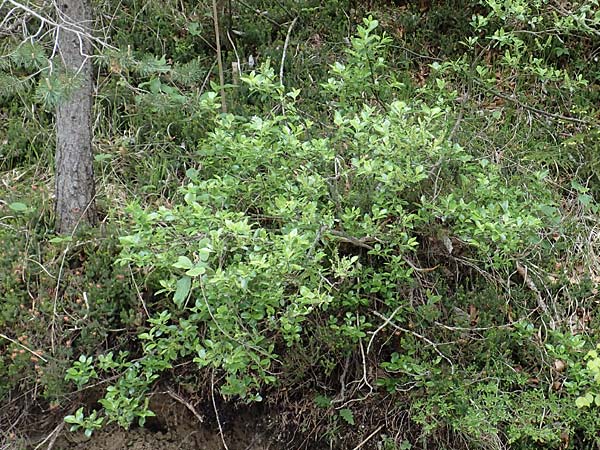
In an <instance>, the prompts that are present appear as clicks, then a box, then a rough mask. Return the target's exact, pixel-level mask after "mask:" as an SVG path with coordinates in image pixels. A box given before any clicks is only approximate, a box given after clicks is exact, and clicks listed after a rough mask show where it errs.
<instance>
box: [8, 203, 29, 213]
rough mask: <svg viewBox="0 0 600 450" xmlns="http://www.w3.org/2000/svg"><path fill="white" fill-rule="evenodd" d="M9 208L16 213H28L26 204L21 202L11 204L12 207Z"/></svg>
mask: <svg viewBox="0 0 600 450" xmlns="http://www.w3.org/2000/svg"><path fill="white" fill-rule="evenodd" d="M8 207H9V208H10V209H12V210H13V211H16V212H23V211H27V205H26V204H25V203H21V202H14V203H11V204H10V205H8Z"/></svg>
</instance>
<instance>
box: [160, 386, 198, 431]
mask: <svg viewBox="0 0 600 450" xmlns="http://www.w3.org/2000/svg"><path fill="white" fill-rule="evenodd" d="M167 394H168V395H169V396H170V397H171V398H172V399H174V400H177V401H178V402H179V403H181V404H182V405H183V406H185V407H186V408H187V409H188V410H189V411H190V412H191V413H192V414H193V415H194V416H195V417H196V419H198V421H199V422H201V423H202V422H204V417H202V416H201V415H200V413H198V411H196V408H194V407H193V406H192V404H191V403H190V402H188V401H186V400H185V399H184V398H183V397H181V396H180V395H178V394H176V393H175V392H173V391H172V390H171V389H167Z"/></svg>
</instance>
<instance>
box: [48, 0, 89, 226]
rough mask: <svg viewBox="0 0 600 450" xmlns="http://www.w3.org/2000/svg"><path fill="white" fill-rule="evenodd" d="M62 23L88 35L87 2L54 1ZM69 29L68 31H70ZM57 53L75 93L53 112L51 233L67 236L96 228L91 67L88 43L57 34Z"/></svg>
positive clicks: (68, 34) (61, 32) (71, 35)
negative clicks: (82, 227)
mask: <svg viewBox="0 0 600 450" xmlns="http://www.w3.org/2000/svg"><path fill="white" fill-rule="evenodd" d="M57 3H58V7H59V10H60V11H61V12H62V14H64V16H65V19H66V20H67V21H69V22H72V23H73V24H77V26H79V27H81V28H82V29H84V30H85V31H86V32H88V33H89V32H90V23H91V19H92V14H91V6H90V4H89V0H59V1H58V2H57ZM70 28H72V27H70ZM58 48H59V52H60V55H61V58H62V61H63V63H64V66H65V70H66V71H67V72H68V74H69V77H71V76H72V75H74V74H77V75H76V79H75V80H72V81H70V82H73V83H75V84H74V86H75V88H74V89H73V90H71V91H70V94H69V95H68V97H67V98H66V99H64V100H63V101H61V102H60V104H59V105H58V106H57V108H56V174H55V176H56V229H57V232H58V233H63V234H67V233H72V232H73V231H74V230H75V229H76V228H77V227H79V226H80V225H91V226H94V225H96V223H97V217H96V207H95V202H94V197H95V186H94V171H93V154H92V89H93V79H92V62H91V59H90V56H91V54H92V51H93V48H92V43H91V42H90V40H89V39H86V38H85V37H84V36H81V35H77V34H76V33H73V32H71V31H66V30H64V29H60V30H59V37H58Z"/></svg>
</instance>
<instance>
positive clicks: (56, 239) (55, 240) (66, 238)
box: [49, 236, 73, 244]
mask: <svg viewBox="0 0 600 450" xmlns="http://www.w3.org/2000/svg"><path fill="white" fill-rule="evenodd" d="M72 240H73V237H72V236H56V237H53V238H52V239H50V240H49V242H51V243H53V244H61V243H63V242H71V241H72Z"/></svg>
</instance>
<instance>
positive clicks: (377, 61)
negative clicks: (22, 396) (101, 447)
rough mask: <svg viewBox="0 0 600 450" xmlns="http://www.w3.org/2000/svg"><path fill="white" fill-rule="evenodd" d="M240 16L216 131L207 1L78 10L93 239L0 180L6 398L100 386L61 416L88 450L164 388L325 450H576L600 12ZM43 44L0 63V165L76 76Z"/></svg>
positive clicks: (228, 39) (525, 7)
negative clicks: (98, 215)
mask: <svg viewBox="0 0 600 450" xmlns="http://www.w3.org/2000/svg"><path fill="white" fill-rule="evenodd" d="M250 3H251V5H250V6H251V7H248V6H246V5H244V4H242V3H240V2H231V5H229V6H227V8H225V10H224V16H223V18H222V19H223V23H222V25H223V30H224V31H223V33H224V36H222V43H223V44H224V52H223V57H224V60H225V68H226V74H225V75H226V79H227V80H228V81H234V77H233V74H232V73H231V72H229V71H228V68H229V67H231V64H230V63H231V62H234V61H235V62H236V63H237V62H238V59H239V62H240V63H241V68H240V69H241V70H240V77H239V82H240V83H239V86H233V85H229V84H228V85H227V87H226V93H227V98H228V111H230V113H229V114H221V113H220V98H219V97H218V94H217V93H216V92H211V91H208V90H207V86H212V89H213V90H215V91H216V89H215V87H214V84H213V82H214V80H215V79H216V72H215V65H214V64H213V62H214V50H213V49H212V47H211V46H212V41H213V38H214V36H212V33H213V28H212V18H211V17H210V15H209V14H206V11H208V9H207V7H208V5H205V4H203V3H202V2H200V3H198V2H189V1H187V0H184V1H183V2H180V1H174V0H169V1H167V2H158V1H154V0H152V1H148V2H146V1H144V2H141V1H138V0H127V1H124V2H121V3H120V5H119V8H120V9H119V11H118V13H117V12H115V11H113V10H112V9H111V8H113V7H114V5H112V4H111V3H110V2H101V5H99V7H100V6H101V7H102V8H103V11H104V12H105V13H106V11H108V14H109V15H110V16H111V17H112V21H111V28H110V29H111V33H112V35H111V37H110V42H111V43H113V44H116V45H117V46H119V47H120V48H121V50H117V51H106V52H103V53H102V54H101V55H98V58H97V61H98V66H97V67H98V68H99V73H98V77H97V80H98V96H97V98H96V112H95V115H94V116H95V117H97V118H98V120H97V121H96V122H95V133H96V138H95V146H96V147H97V149H98V154H97V155H96V158H95V160H96V167H95V168H96V170H97V173H99V174H100V181H99V201H100V204H101V205H106V208H105V211H106V212H107V220H106V224H110V225H109V226H108V229H107V230H102V232H100V233H99V234H98V235H89V236H86V237H81V238H73V239H69V238H67V239H65V238H60V237H53V234H52V233H51V228H52V226H51V225H50V224H51V223H52V213H51V212H50V208H48V206H44V205H48V204H50V203H49V200H50V197H49V194H48V193H47V189H46V188H43V189H42V190H41V191H40V190H38V188H39V186H35V189H34V187H32V188H31V190H28V189H23V184H24V182H23V181H21V182H18V180H27V182H29V178H28V175H27V176H24V175H23V173H21V172H19V171H16V172H14V174H11V175H8V174H2V175H3V177H4V178H3V179H2V182H3V185H6V186H7V187H8V188H9V189H8V190H7V195H6V196H5V197H3V198H2V199H1V200H0V208H1V211H2V213H3V214H2V215H1V216H2V218H1V219H0V225H1V227H0V238H2V239H1V242H2V243H0V269H1V270H0V290H1V291H2V292H3V293H4V298H3V304H2V307H1V308H0V329H2V330H9V332H7V333H6V334H7V337H9V338H11V339H12V341H11V340H6V339H3V338H0V339H3V340H1V341H0V350H1V351H0V379H1V380H2V382H0V396H5V395H7V394H8V393H9V392H11V393H12V392H19V393H26V392H38V391H39V392H42V391H43V395H44V398H45V399H46V400H47V401H48V402H51V406H54V405H56V403H55V402H57V400H60V402H61V404H66V403H68V400H69V398H75V397H76V396H75V395H73V396H72V397H69V393H71V391H75V392H79V391H81V390H86V389H89V390H88V391H87V392H91V391H92V389H91V386H94V385H96V384H98V386H101V388H102V389H104V392H102V393H101V394H100V395H101V398H100V399H99V403H98V404H99V405H100V406H101V410H100V411H96V410H92V411H91V413H89V415H88V416H86V415H85V409H84V408H80V409H78V410H77V411H76V412H75V413H74V414H73V415H70V416H68V417H67V418H66V419H65V420H66V421H67V422H68V423H70V424H71V425H72V427H71V428H72V429H73V430H78V429H82V430H84V432H85V433H86V434H87V435H89V434H91V433H92V432H93V431H94V430H96V429H99V428H100V427H102V426H104V425H106V424H108V423H111V422H113V423H116V424H118V425H120V426H123V427H125V428H127V427H129V426H130V425H131V424H138V425H143V424H144V423H145V422H146V420H147V418H148V417H151V416H152V415H153V414H154V413H153V412H152V411H150V409H149V408H150V404H149V398H150V397H151V395H152V393H153V392H156V391H157V390H158V389H160V383H161V382H162V381H163V380H165V379H169V381H174V382H178V383H181V384H184V385H185V386H186V388H188V389H190V390H191V391H196V392H198V391H204V392H206V391H207V390H208V389H212V388H213V384H214V387H215V392H217V391H220V393H221V394H222V395H223V396H224V397H225V398H226V399H232V400H234V401H235V400H237V399H241V400H242V401H243V402H253V401H254V402H256V401H265V402H267V403H268V402H277V403H278V405H277V406H278V408H282V409H285V408H286V406H288V405H286V404H285V402H286V401H289V402H300V403H296V404H294V405H293V408H294V411H298V410H299V409H301V410H302V411H304V412H306V414H304V415H303V416H302V417H297V420H298V423H299V428H302V426H304V425H306V424H310V429H311V430H312V429H313V427H314V425H313V424H319V425H317V426H318V427H321V428H319V429H318V430H317V429H315V431H314V434H315V435H319V436H325V439H330V441H331V442H330V443H332V444H336V445H337V444H339V447H340V448H342V447H344V448H345V447H348V448H353V447H355V446H356V444H357V443H359V442H363V440H364V439H365V438H368V439H372V441H369V442H372V443H375V442H377V444H374V445H379V446H381V448H389V449H392V448H421V447H427V448H465V447H468V448H484V449H489V448H505V447H510V448H515V449H529V448H588V447H591V446H592V445H594V443H595V442H596V441H597V429H598V428H599V427H600V419H598V418H597V417H596V416H597V410H596V405H595V403H596V400H597V398H598V395H599V390H598V379H597V378H598V372H599V371H598V357H597V355H596V354H595V353H594V352H595V350H592V351H591V352H590V353H587V352H588V351H590V341H591V340H592V339H593V338H592V337H587V335H586V333H587V332H589V331H590V330H593V329H594V328H595V327H596V326H597V324H598V317H597V314H595V313H594V311H595V309H596V305H595V301H596V300H595V299H596V297H597V291H596V289H597V282H598V279H599V278H598V277H597V275H595V274H596V273H599V271H598V268H597V264H596V263H595V257H594V255H595V254H597V249H596V246H597V244H596V243H595V234H596V233H595V231H594V229H595V228H594V227H595V223H596V222H597V215H598V212H599V211H600V209H599V207H598V205H597V204H596V202H595V194H596V191H597V189H596V187H595V186H596V185H597V183H595V182H594V180H595V178H594V177H597V172H598V157H597V154H598V152H597V151H596V150H597V146H598V144H597V142H598V139H597V138H598V127H597V126H596V122H597V103H598V102H597V100H598V89H597V82H598V79H599V78H598V77H599V73H600V70H599V69H598V62H597V61H596V60H594V57H595V55H596V52H595V49H596V47H597V43H598V41H597V34H598V28H599V27H598V24H599V22H598V20H599V17H598V15H597V9H598V8H597V6H598V5H597V1H595V0H581V1H577V2H567V3H565V2H554V1H536V2H526V1H522V0H507V1H495V0H482V1H480V2H476V1H470V0H464V1H458V2H431V3H432V4H431V5H430V9H429V10H427V11H423V10H420V9H419V6H418V5H416V3H420V4H421V5H422V6H423V5H425V4H426V3H429V2H413V4H409V5H404V4H403V5H402V6H400V7H398V6H397V5H395V6H392V5H387V4H384V2H374V3H372V5H371V6H373V9H374V14H375V15H377V16H378V17H379V20H378V21H377V20H374V19H372V18H369V19H366V20H364V21H363V22H362V23H359V26H358V27H357V28H356V36H355V37H350V36H351V31H350V30H351V28H353V25H352V24H353V22H354V21H355V16H354V14H359V13H360V12H361V11H360V10H361V9H363V8H366V6H365V5H364V4H363V3H360V2H358V3H356V2H355V4H354V7H356V9H355V10H354V11H349V7H348V4H347V3H346V2H344V1H332V2H324V4H322V3H323V2H321V3H319V2H312V1H309V2H292V1H288V0H282V1H278V2H274V3H273V2H265V1H262V0H256V1H253V2H250ZM250 3H249V4H250ZM400 3H403V2H400ZM228 8H231V9H228ZM341 10H345V11H347V12H348V15H347V16H345V17H347V18H348V20H339V18H340V17H342V16H341V15H340V14H339V12H340V11H341ZM105 16H106V14H105V15H104V16H102V15H99V17H105ZM296 17H297V18H298V19H297V22H296V25H295V27H293V28H289V25H290V24H291V23H292V20H294V19H295V18H296ZM382 30H385V31H382ZM288 33H289V38H290V40H289V42H288V44H289V46H288V51H287V57H286V59H285V60H284V61H283V64H284V67H283V68H280V67H279V63H280V61H281V58H282V56H283V55H282V52H283V45H284V41H285V40H286V38H287V37H288ZM167 37H168V38H167ZM48 44H49V42H40V43H39V44H34V45H29V44H26V45H21V46H19V45H17V44H15V42H8V43H7V44H6V51H3V54H6V55H8V57H7V58H3V59H0V108H1V110H0V114H2V118H3V119H4V117H5V115H6V120H2V121H0V143H1V145H0V156H1V158H0V160H1V161H2V162H1V163H0V164H1V165H2V168H3V169H14V168H18V169H20V168H24V170H26V171H28V172H29V171H31V170H33V172H34V173H35V175H34V176H35V177H37V175H38V174H39V173H41V172H43V170H44V169H43V168H44V167H45V166H48V167H51V157H50V156H49V155H51V153H52V149H51V146H52V139H51V138H50V133H51V131H50V130H51V127H50V126H49V125H50V124H51V121H50V119H49V117H50V116H49V115H47V114H46V113H44V112H43V111H42V112H40V109H42V108H39V106H42V107H45V108H47V109H48V110H50V109H51V108H52V107H53V106H54V105H55V104H56V102H58V101H60V99H61V97H64V95H66V94H67V93H68V89H69V88H70V87H72V86H73V84H72V83H71V84H69V83H65V81H66V75H65V74H61V72H60V71H59V70H55V71H53V72H52V74H50V72H49V71H48V70H46V67H47V66H48V63H49V61H48V60H47V55H49V54H50V47H49V46H48ZM346 45H347V48H345V51H344V52H343V53H344V54H343V57H341V56H340V55H341V53H342V52H341V51H340V49H341V48H342V47H345V46H346ZM230 46H231V47H230ZM233 47H235V48H233ZM250 56H252V60H254V62H255V63H256V61H258V63H257V64H256V65H253V66H252V67H250V62H249V61H250ZM280 69H282V70H283V73H284V75H285V77H284V80H285V86H282V83H281V80H280V77H279V73H280V72H279V70H280ZM235 81H238V80H235ZM295 87H297V88H295ZM32 104H35V107H34V108H31V110H30V106H29V105H32ZM23 105H28V106H27V108H23ZM13 176H14V181H12V178H11V177H13ZM47 184H50V183H47ZM13 186H17V187H18V189H17V190H13V189H15V188H14V187H13ZM34 190H35V192H34ZM42 192H43V193H42ZM132 199H135V200H133V201H132ZM125 203H129V204H130V205H129V207H127V208H125V207H124V204H125ZM103 212H104V211H103ZM114 226H117V227H119V229H118V233H119V235H120V239H119V240H118V241H117V240H116V239H115V238H113V237H110V236H112V234H113V233H114V231H115V230H114V228H113V227H114ZM107 235H108V236H109V237H107ZM23 236H25V239H23ZM115 260H117V262H118V264H115ZM129 280H132V283H130V282H129ZM544 304H547V306H548V307H547V308H544ZM49 330H50V332H49ZM3 333H4V331H3ZM27 349H29V350H31V351H33V352H34V353H30V352H29V351H28V350H27ZM586 353H587V357H586ZM36 355H38V356H36ZM78 355H85V356H81V357H79V359H77V357H78ZM39 356H42V357H43V358H44V359H40V358H39ZM69 361H72V362H69ZM68 365H71V367H70V368H68ZM34 387H36V388H37V387H42V388H43V389H36V390H33V388H34ZM93 392H97V388H96V387H95V386H94V390H93ZM284 392H285V395H282V393H284ZM302 398H306V399H308V401H307V403H304V404H302V403H301V402H302V400H301V399H302ZM282 399H285V400H283V403H284V404H281V403H282ZM298 399H300V400H298ZM313 399H314V401H313ZM382 400H385V405H386V407H385V408H383V407H381V405H383V404H384V403H383V402H381V401H382ZM41 401H43V400H41ZM307 405H308V406H307ZM96 407H97V406H96ZM394 414H398V416H395V417H394ZM406 417H410V419H409V420H407V419H406ZM382 423H386V424H390V423H391V424H394V423H402V426H403V427H404V426H405V425H406V431H404V430H402V432H401V433H400V432H399V433H395V430H392V429H390V430H388V429H387V428H386V429H385V431H386V435H379V436H377V435H371V434H370V433H371V428H369V427H370V426H371V425H372V429H373V430H375V429H377V428H376V427H377V426H379V424H382ZM398 431H400V430H398ZM321 432H322V433H321ZM392 432H394V433H392ZM344 436H346V437H344ZM392 436H393V437H392ZM417 437H418V439H417Z"/></svg>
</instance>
